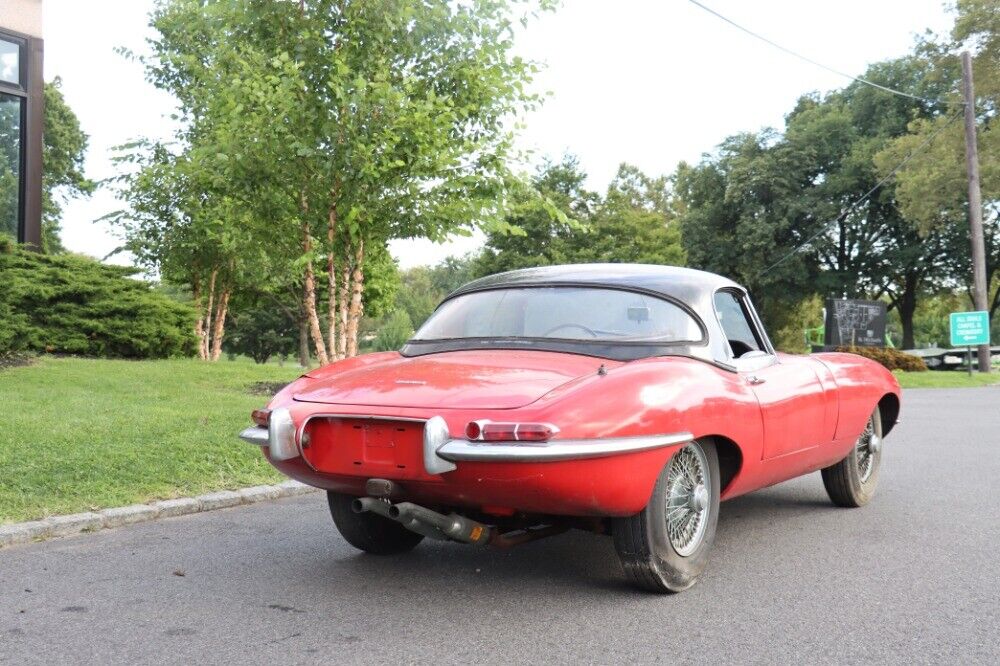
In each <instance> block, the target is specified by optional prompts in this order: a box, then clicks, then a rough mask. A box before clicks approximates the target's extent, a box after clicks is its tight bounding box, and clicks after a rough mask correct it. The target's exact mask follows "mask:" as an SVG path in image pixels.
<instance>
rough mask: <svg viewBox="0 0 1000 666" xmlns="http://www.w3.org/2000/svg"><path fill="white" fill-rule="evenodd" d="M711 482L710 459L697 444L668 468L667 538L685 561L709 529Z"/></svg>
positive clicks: (689, 446)
mask: <svg viewBox="0 0 1000 666" xmlns="http://www.w3.org/2000/svg"><path fill="white" fill-rule="evenodd" d="M710 482H711V479H710V478H709V475H708V459H707V458H706V457H705V453H704V452H703V451H702V450H701V447H700V446H698V445H697V444H688V445H687V446H685V447H684V448H683V449H681V450H680V451H678V452H677V453H675V454H674V457H673V458H671V459H670V466H669V467H668V468H667V488H668V489H669V492H668V494H667V536H668V537H669V538H670V545H671V546H673V548H674V550H675V551H676V552H677V554H678V555H680V556H681V557H687V556H688V555H691V554H692V553H694V551H695V550H697V549H698V546H699V545H700V544H701V540H702V538H703V537H704V536H705V528H706V526H707V525H708V514H709V510H710V509H709V505H710V501H709V498H710V497H711V494H710V493H711V486H710Z"/></svg>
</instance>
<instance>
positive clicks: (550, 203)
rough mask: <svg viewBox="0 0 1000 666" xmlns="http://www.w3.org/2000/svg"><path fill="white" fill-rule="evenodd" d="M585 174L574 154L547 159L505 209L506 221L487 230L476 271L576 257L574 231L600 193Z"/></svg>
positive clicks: (487, 272)
mask: <svg viewBox="0 0 1000 666" xmlns="http://www.w3.org/2000/svg"><path fill="white" fill-rule="evenodd" d="M586 179H587V174H585V173H584V172H583V170H582V169H581V168H580V163H579V160H577V158H576V157H573V156H572V155H565V156H563V158H562V160H561V161H559V162H553V161H551V160H546V161H545V162H544V163H543V164H542V165H541V166H540V167H539V168H538V170H537V172H536V173H535V175H534V177H533V178H532V182H531V185H532V187H530V188H525V189H523V190H521V191H519V192H518V193H517V194H516V196H515V197H514V198H513V200H512V201H511V203H510V205H509V206H508V208H507V212H506V222H507V226H506V227H505V228H498V229H495V230H492V231H490V232H489V233H487V234H486V245H485V247H484V248H483V251H482V252H481V253H480V254H479V256H478V257H477V258H476V260H475V268H474V272H475V274H476V275H477V276H481V275H491V274H493V273H501V272H503V271H510V270H516V269H518V268H529V267H531V266H547V265H551V264H565V263H572V262H573V253H574V248H573V243H572V241H571V239H572V237H573V235H574V234H575V233H576V232H578V231H579V230H580V229H581V228H582V227H583V226H585V225H586V224H587V223H588V222H589V220H590V216H591V214H592V212H593V207H594V204H595V203H596V200H597V195H596V194H594V193H593V192H589V191H587V190H585V189H584V187H583V183H584V181H585V180H586Z"/></svg>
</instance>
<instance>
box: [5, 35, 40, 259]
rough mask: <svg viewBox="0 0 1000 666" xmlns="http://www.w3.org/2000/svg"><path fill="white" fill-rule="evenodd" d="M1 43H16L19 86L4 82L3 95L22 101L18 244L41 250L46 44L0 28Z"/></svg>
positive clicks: (36, 38) (38, 39) (29, 36)
mask: <svg viewBox="0 0 1000 666" xmlns="http://www.w3.org/2000/svg"><path fill="white" fill-rule="evenodd" d="M0 39H2V40H4V41H7V42H11V43H15V44H17V45H18V47H19V52H18V63H17V65H18V70H19V72H18V76H19V78H20V82H19V84H17V85H15V84H13V83H10V82H7V81H0V93H4V94H6V95H10V96H12V97H18V98H21V100H22V101H21V109H20V111H21V136H20V145H19V156H18V205H17V218H18V219H17V242H19V243H28V244H30V245H33V246H35V247H36V248H40V247H41V233H42V141H43V140H44V137H43V133H42V132H43V128H42V125H43V123H44V118H43V115H42V111H43V105H44V103H45V91H44V88H45V81H44V79H43V78H42V53H43V44H44V41H43V40H42V39H41V38H38V37H33V36H31V35H25V34H22V33H19V32H15V31H13V30H7V29H4V28H0Z"/></svg>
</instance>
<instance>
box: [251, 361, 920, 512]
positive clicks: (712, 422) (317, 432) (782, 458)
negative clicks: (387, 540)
mask: <svg viewBox="0 0 1000 666" xmlns="http://www.w3.org/2000/svg"><path fill="white" fill-rule="evenodd" d="M602 364H603V365H604V366H605V369H606V370H607V373H606V374H599V373H598V368H599V367H600V366H601V365H602ZM749 374H753V375H757V376H758V377H759V378H763V379H765V382H764V383H762V384H759V385H756V386H751V385H750V384H749V383H748V381H747V375H749ZM399 380H402V383H400V382H399ZM418 382H423V383H418ZM899 395H900V392H899V385H898V383H897V382H896V380H895V378H894V377H893V376H892V374H891V373H889V372H888V371H886V370H885V369H884V368H882V367H881V366H880V365H878V364H876V363H874V362H871V361H868V360H867V359H864V358H861V357H858V356H854V355H849V354H816V355H812V356H792V355H784V354H782V355H779V362H778V363H777V364H775V365H773V366H770V367H768V368H765V369H762V370H757V371H755V372H753V373H746V374H741V373H736V372H732V371H730V370H727V369H725V368H722V367H720V366H717V365H714V364H711V363H707V362H704V361H700V360H695V359H691V358H686V357H679V356H666V357H656V358H647V359H642V360H638V361H633V362H630V363H620V362H613V361H607V360H601V359H596V358H590V357H585V356H579V355H574V354H562V353H554V352H537V351H502V350H488V351H455V352H446V353H441V354H432V355H428V356H420V357H416V358H404V357H402V356H400V355H399V354H397V353H395V352H391V353H381V354H371V355H367V356H362V357H358V358H354V359H350V360H347V361H342V362H339V363H335V364H333V365H330V366H327V367H325V368H322V369H320V370H318V371H315V372H312V373H309V375H307V376H303V377H302V378H300V379H299V380H297V381H296V382H294V383H293V384H291V385H289V386H288V387H286V388H285V389H284V390H283V391H282V392H281V393H279V394H278V395H277V396H276V397H275V398H274V399H273V400H272V401H271V403H270V405H269V407H270V408H272V409H273V408H277V407H287V408H289V410H290V411H291V413H292V416H293V418H294V420H295V422H296V424H300V425H301V424H302V423H304V422H305V420H306V418H307V417H309V416H311V415H315V414H338V415H358V416H384V417H394V418H398V419H416V420H419V421H422V420H426V419H428V418H430V417H432V416H435V415H439V416H441V417H443V418H444V419H445V420H446V421H447V423H448V426H449V429H450V431H451V436H452V437H454V438H461V437H464V432H465V427H466V425H467V424H468V422H469V421H471V420H476V419H490V420H494V421H520V422H533V423H551V424H555V425H556V426H558V428H559V429H560V432H559V433H558V434H557V435H556V437H555V440H558V439H580V438H601V437H619V436H632V435H652V434H664V433H676V432H683V431H689V432H691V433H692V434H693V435H694V436H695V437H696V438H703V437H712V436H714V437H724V438H726V439H727V440H730V441H732V442H733V443H735V445H736V446H737V447H738V448H739V451H740V454H741V457H742V461H741V465H740V467H739V470H738V472H737V473H736V474H735V476H733V477H732V478H731V479H730V480H729V482H728V484H727V485H726V487H725V488H724V490H723V493H722V498H723V499H729V498H732V497H735V496H737V495H741V494H743V493H746V492H750V491H752V490H756V489H758V488H762V487H765V486H768V485H772V484H774V483H778V482H780V481H784V480H787V479H790V478H793V477H795V476H799V475H801V474H805V473H808V472H812V471H815V470H817V469H820V468H822V467H825V466H827V465H830V464H832V463H834V462H836V461H838V460H840V459H842V458H843V457H844V456H845V455H847V453H848V452H849V451H850V447H851V446H853V445H854V442H855V440H856V439H857V437H858V436H859V435H860V433H861V431H862V430H863V429H864V426H865V423H866V421H867V419H868V418H869V416H870V415H871V413H872V411H873V410H874V409H876V407H877V406H878V404H879V401H880V400H883V399H884V398H886V396H893V397H894V398H895V400H897V401H898V400H899ZM887 399H888V400H892V398H887ZM897 404H898V403H897ZM422 427H423V426H422V423H419V422H412V423H411V422H407V421H405V420H403V421H399V422H385V421H382V422H371V421H369V422H367V423H365V422H362V421H356V420H353V419H350V418H341V419H337V420H332V421H331V420H326V419H319V418H317V419H313V420H311V421H310V422H309V423H308V425H307V426H306V427H305V429H304V432H308V434H309V445H308V447H307V448H305V449H303V453H304V457H301V458H294V459H292V460H288V461H284V462H276V461H272V462H273V464H274V465H275V467H277V468H278V469H279V470H280V471H282V472H283V473H285V474H286V475H288V476H290V477H292V478H295V479H299V480H300V481H303V482H305V483H308V484H311V485H314V486H317V487H320V488H326V489H331V490H338V491H341V492H346V493H354V494H358V495H361V494H364V482H365V480H367V479H368V478H372V477H377V478H387V479H392V480H395V481H398V482H399V484H400V486H401V487H402V488H404V489H405V493H406V497H405V498H404V499H406V500H409V501H415V502H423V503H426V504H430V505H447V506H466V507H472V508H477V509H481V508H483V507H490V508H491V509H492V510H495V509H496V508H497V507H499V508H501V510H503V511H508V510H517V511H524V512H532V513H546V514H560V515H577V516H624V515H631V514H634V513H636V512H638V511H640V510H641V509H642V508H643V507H644V506H645V505H646V503H647V501H648V499H649V497H650V495H651V493H652V489H653V485H654V483H655V480H656V477H657V475H658V474H659V473H660V470H661V469H662V468H663V465H664V464H665V463H666V462H667V461H668V460H669V458H670V456H671V455H672V454H673V453H674V451H675V450H676V449H677V447H676V446H674V447H666V448H661V449H655V450H651V451H644V452H638V453H627V454H620V455H615V456H609V457H604V458H594V459H585V460H573V461H562V462H535V463H525V462H516V463H509V462H508V463H497V462H494V463H482V462H460V463H458V469H456V470H455V471H452V472H447V473H444V474H440V475H429V474H427V473H426V472H425V471H424V469H423V466H422V464H421V432H422ZM891 427H892V423H890V422H884V423H883V428H884V430H885V431H886V432H888V430H889V429H890V428H891ZM301 435H302V430H301V429H300V437H301ZM555 440H554V441H555ZM265 452H266V448H265Z"/></svg>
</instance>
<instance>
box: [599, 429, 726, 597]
mask: <svg viewBox="0 0 1000 666" xmlns="http://www.w3.org/2000/svg"><path fill="white" fill-rule="evenodd" d="M688 447H698V448H699V449H700V450H701V452H702V454H703V455H704V458H705V460H706V462H707V467H708V475H707V477H708V478H707V481H708V483H706V484H705V485H706V486H707V488H706V491H707V507H706V508H707V509H708V515H707V516H706V517H705V520H706V522H705V526H704V531H703V532H702V534H701V537H700V539H699V541H698V542H697V547H696V548H695V549H694V550H693V552H691V553H689V554H686V555H681V554H680V553H679V552H678V549H677V548H675V547H674V544H673V543H672V542H671V539H670V536H669V534H668V531H667V517H666V516H667V502H668V500H669V499H670V487H669V486H670V485H671V482H670V480H669V477H670V468H671V464H672V463H673V462H674V461H675V459H677V457H678V456H680V455H681V454H682V452H684V451H685V450H686V449H687V448H688ZM719 483H720V480H719V457H718V454H717V453H716V450H715V444H714V443H713V442H712V441H711V440H705V441H697V440H695V441H692V442H691V443H690V444H688V445H687V446H686V447H684V448H683V449H680V450H678V451H677V452H676V453H675V454H674V456H673V457H672V458H671V459H670V460H669V461H668V462H667V464H666V465H664V466H663V470H662V471H661V472H660V476H659V478H658V479H657V480H656V486H655V487H654V488H653V496H652V497H651V498H650V500H649V504H647V505H646V508H645V509H643V510H642V511H640V512H639V513H637V514H636V515H634V516H630V517H628V518H616V519H614V520H613V521H612V534H613V535H614V540H615V550H617V551H618V557H619V559H620V560H621V563H622V568H624V569H625V575H626V576H627V577H628V579H629V581H630V582H631V583H632V584H633V585H635V586H636V587H638V588H640V589H643V590H649V591H651V592H660V593H672V592H681V591H683V590H686V589H688V588H689V587H691V586H692V585H694V584H695V582H697V580H698V577H699V576H700V575H701V573H702V572H703V571H704V570H705V566H706V565H707V564H708V553H709V551H710V550H711V549H712V543H713V542H714V541H715V527H716V524H717V522H718V518H719V490H720V486H719Z"/></svg>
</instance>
